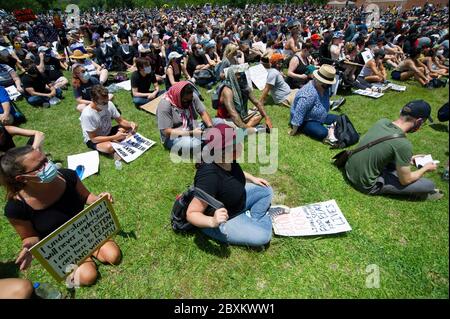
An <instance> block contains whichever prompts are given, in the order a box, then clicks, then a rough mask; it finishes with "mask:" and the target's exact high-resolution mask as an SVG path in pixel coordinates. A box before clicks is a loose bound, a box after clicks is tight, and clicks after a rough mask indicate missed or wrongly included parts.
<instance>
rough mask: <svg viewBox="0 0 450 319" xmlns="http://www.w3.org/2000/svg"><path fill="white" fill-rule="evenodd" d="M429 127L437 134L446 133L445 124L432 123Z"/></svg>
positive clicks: (446, 127)
mask: <svg viewBox="0 0 450 319" xmlns="http://www.w3.org/2000/svg"><path fill="white" fill-rule="evenodd" d="M430 127H431V128H432V129H433V130H435V131H438V132H448V126H447V125H445V124H441V123H433V124H430Z"/></svg>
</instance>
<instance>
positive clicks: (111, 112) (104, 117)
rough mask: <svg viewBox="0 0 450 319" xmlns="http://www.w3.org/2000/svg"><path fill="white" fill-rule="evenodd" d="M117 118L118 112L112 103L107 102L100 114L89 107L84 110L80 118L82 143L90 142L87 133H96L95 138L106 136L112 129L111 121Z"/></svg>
mask: <svg viewBox="0 0 450 319" xmlns="http://www.w3.org/2000/svg"><path fill="white" fill-rule="evenodd" d="M119 117H120V114H119V111H117V108H116V107H115V106H114V104H113V103H112V102H108V108H106V109H104V110H102V111H100V112H98V111H96V110H94V109H93V108H91V107H90V106H88V107H86V108H84V110H83V112H82V113H81V116H80V122H81V130H82V131H83V140H84V143H87V142H88V141H89V140H90V138H89V134H88V132H96V133H97V136H108V134H109V132H111V128H112V125H111V120H112V119H118V118H119Z"/></svg>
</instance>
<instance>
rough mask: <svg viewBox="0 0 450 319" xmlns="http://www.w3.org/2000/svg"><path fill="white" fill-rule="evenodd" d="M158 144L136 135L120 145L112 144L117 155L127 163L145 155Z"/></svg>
mask: <svg viewBox="0 0 450 319" xmlns="http://www.w3.org/2000/svg"><path fill="white" fill-rule="evenodd" d="M155 143H156V142H154V141H152V140H149V139H147V138H145V137H143V136H142V135H140V134H138V133H135V134H134V135H132V136H130V137H127V138H126V139H125V140H123V141H122V142H120V143H111V144H112V147H113V148H114V150H115V151H116V153H117V154H119V156H120V157H121V158H122V159H123V160H124V161H125V162H127V163H129V162H132V161H134V160H135V159H136V158H138V157H139V156H141V155H142V154H144V152H145V151H147V150H148V149H149V148H150V147H152V146H153V145H155Z"/></svg>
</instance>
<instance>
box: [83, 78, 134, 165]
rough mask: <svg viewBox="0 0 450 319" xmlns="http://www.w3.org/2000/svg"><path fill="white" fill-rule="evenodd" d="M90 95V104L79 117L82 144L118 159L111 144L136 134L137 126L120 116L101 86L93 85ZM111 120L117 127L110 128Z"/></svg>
mask: <svg viewBox="0 0 450 319" xmlns="http://www.w3.org/2000/svg"><path fill="white" fill-rule="evenodd" d="M91 95H92V102H91V103H89V105H88V106H87V107H85V108H84V109H83V112H82V113H81V116H80V121H81V129H82V130H83V138H84V142H85V143H86V145H87V147H89V148H91V149H93V150H97V151H99V152H101V153H104V154H110V155H114V157H115V158H116V159H119V156H118V155H117V154H116V152H115V150H114V148H113V147H112V144H111V142H120V141H123V140H124V139H126V138H127V137H128V136H129V135H130V134H134V133H135V132H136V130H137V127H138V125H137V124H136V123H134V122H130V121H127V120H125V119H124V118H123V117H122V116H121V115H120V113H119V112H118V111H117V108H116V107H115V106H114V104H113V103H112V102H111V101H109V99H108V90H107V89H106V88H105V87H103V86H102V85H100V84H98V85H95V86H94V87H93V88H92V91H91ZM112 119H114V120H115V121H116V122H117V124H118V125H117V126H114V127H112V125H111V120H112Z"/></svg>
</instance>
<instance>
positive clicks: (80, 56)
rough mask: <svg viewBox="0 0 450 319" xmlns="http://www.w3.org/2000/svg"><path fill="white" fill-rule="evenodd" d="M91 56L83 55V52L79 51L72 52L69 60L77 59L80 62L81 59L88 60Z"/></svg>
mask: <svg viewBox="0 0 450 319" xmlns="http://www.w3.org/2000/svg"><path fill="white" fill-rule="evenodd" d="M90 56H91V55H90V54H87V53H83V52H81V50H75V51H73V54H72V55H71V56H70V58H71V59H77V60H78V59H79V60H81V59H87V58H89V57H90Z"/></svg>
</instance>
